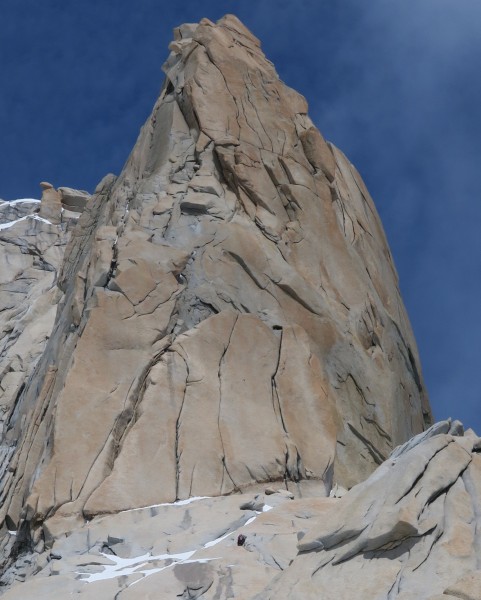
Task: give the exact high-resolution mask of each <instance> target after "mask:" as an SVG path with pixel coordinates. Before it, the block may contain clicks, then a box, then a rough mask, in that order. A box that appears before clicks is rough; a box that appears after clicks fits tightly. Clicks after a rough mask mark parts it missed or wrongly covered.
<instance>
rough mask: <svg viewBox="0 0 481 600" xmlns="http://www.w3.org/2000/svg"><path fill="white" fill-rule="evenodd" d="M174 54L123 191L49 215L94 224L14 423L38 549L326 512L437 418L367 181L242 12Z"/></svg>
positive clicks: (78, 249) (178, 36)
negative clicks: (311, 506) (223, 499)
mask: <svg viewBox="0 0 481 600" xmlns="http://www.w3.org/2000/svg"><path fill="white" fill-rule="evenodd" d="M170 49H171V54H170V56H169V58H168V60H167V62H166V63H165V65H164V71H165V73H166V81H165V83H164V86H163V88H162V92H161V94H160V97H159V99H158V101H157V103H156V104H155V106H154V109H153V112H152V115H151V116H150V118H149V119H148V121H147V122H146V124H145V125H144V127H143V129H142V131H141V133H140V136H139V139H138V141H137V143H136V145H135V147H134V149H133V151H132V154H131V156H130V158H129V160H128V162H127V164H126V166H125V168H124V170H123V172H122V173H121V175H120V176H119V177H118V178H117V179H116V178H115V177H113V176H108V177H106V178H105V179H104V180H103V181H102V182H101V184H99V186H98V188H97V190H96V193H95V194H94V195H93V197H92V198H84V197H83V196H82V192H78V193H77V191H75V190H70V188H59V191H56V190H53V191H52V188H51V187H50V188H49V187H45V188H44V195H45V202H42V205H43V209H42V210H43V212H42V211H41V212H40V213H39V218H43V219H45V220H49V219H48V216H49V215H50V216H51V219H50V220H52V219H54V220H57V221H58V222H59V223H60V225H61V223H62V216H61V215H62V214H63V213H60V216H59V212H58V210H59V207H61V208H63V210H72V209H73V208H74V209H76V210H79V211H80V210H82V211H83V212H82V214H81V215H80V217H79V218H78V222H77V224H76V226H75V228H74V229H73V230H72V232H71V233H69V235H68V245H67V248H66V250H65V255H64V257H63V261H60V259H59V263H60V262H61V266H60V264H56V267H55V277H54V281H52V282H51V284H52V285H53V283H55V287H51V288H49V289H51V290H53V291H52V292H51V293H52V294H53V295H57V296H58V297H57V296H56V300H55V303H54V304H55V310H56V318H55V323H54V325H53V326H51V327H50V333H49V335H48V338H49V339H48V342H46V344H45V345H44V347H43V348H42V352H41V355H40V357H39V358H38V357H37V359H36V361H35V372H34V374H33V375H32V377H31V378H30V379H29V380H28V381H26V382H25V385H24V386H23V388H22V389H21V391H20V392H19V393H18V394H17V396H16V399H15V402H14V404H15V406H14V409H10V408H9V409H8V410H7V417H6V420H5V430H6V431H7V433H6V434H5V437H4V440H3V448H5V449H8V452H7V451H5V458H4V461H3V466H2V475H1V477H2V479H1V489H2V506H1V508H0V511H1V512H0V516H1V518H2V519H4V522H5V527H6V526H7V525H8V526H9V527H13V526H15V527H18V531H20V530H21V531H22V532H23V533H22V536H23V537H22V540H21V541H20V542H19V541H18V540H17V544H16V546H15V548H16V550H15V552H16V553H17V554H18V552H20V549H22V548H23V549H25V548H27V549H31V548H33V547H34V546H35V544H40V545H41V544H43V543H44V540H45V539H50V540H51V539H55V536H56V535H58V534H59V532H62V531H64V532H65V531H68V530H69V529H70V528H72V527H77V526H81V524H82V523H83V522H84V519H85V518H88V519H93V518H95V517H96V516H97V515H101V514H106V513H117V512H119V511H122V510H130V509H134V508H138V507H145V506H150V505H154V504H159V503H168V502H173V501H175V500H179V499H185V498H189V497H192V496H219V495H226V494H232V493H237V492H241V491H243V492H246V491H248V490H249V489H251V488H252V486H257V485H259V484H263V485H264V484H269V485H271V484H272V482H274V483H275V485H277V487H279V486H281V487H284V488H288V489H289V490H291V491H292V492H294V493H295V494H297V495H299V494H300V495H303V496H304V497H305V496H306V495H309V494H313V495H317V496H327V495H328V494H329V492H330V490H331V488H332V486H333V484H338V485H340V486H343V487H344V488H350V487H352V486H353V485H354V484H356V483H358V482H360V481H362V480H363V479H365V478H366V477H367V476H369V475H370V474H371V473H372V471H373V470H374V469H375V468H376V467H377V466H378V465H379V464H381V463H382V462H383V461H384V460H385V459H386V458H387V456H388V455H389V454H390V452H391V451H392V449H393V448H394V447H395V446H396V445H398V444H400V443H402V442H404V441H405V440H407V439H408V438H409V437H411V436H412V435H414V434H417V433H419V432H422V431H423V430H424V429H425V428H426V426H427V425H429V424H430V422H431V416H430V409H429V405H428V401H427V396H426V393H425V390H424V386H423V381H422V375H421V370H420V366H419V359H418V354H417V349H416V344H415V341H414V339H413V336H412V332H411V328H410V325H409V321H408V318H407V316H406V313H405V309H404V307H403V304H402V300H401V298H400V294H399V288H398V281H397V275H396V272H395V268H394V266H393V263H392V258H391V255H390V252H389V248H388V246H387V243H386V239H385V236H384V233H383V230H382V226H381V224H380V221H379V217H378V215H377V213H376V210H375V207H374V204H373V202H372V199H371V198H370V196H369V194H368V192H367V190H366V188H365V186H364V184H363V182H362V180H361V178H360V176H359V174H358V173H357V171H356V170H355V169H354V167H353V166H352V165H351V164H350V163H349V161H348V160H347V159H346V157H345V156H344V155H343V154H342V153H341V152H340V151H339V150H337V149H336V148H335V147H334V146H332V145H330V144H328V143H326V142H325V140H324V138H323V137H322V135H321V134H320V133H319V131H318V130H317V129H316V128H315V126H314V125H313V123H312V121H311V120H310V119H309V117H308V115H307V104H306V101H305V99H304V98H303V97H302V96H300V95H299V94H298V93H297V92H295V91H293V90H291V89H290V88H288V87H287V86H286V85H285V84H284V83H283V82H281V81H280V80H279V78H278V76H277V74H276V72H275V69H274V67H273V65H272V64H271V63H270V62H269V61H268V60H267V59H266V58H265V57H264V55H263V53H262V51H261V49H260V44H259V41H258V40H257V39H256V38H255V37H254V36H253V35H252V34H251V33H250V32H249V31H248V30H246V29H245V27H244V26H243V25H242V24H241V23H240V22H239V21H238V20H237V19H236V18H235V17H232V16H227V17H224V18H223V19H221V20H220V21H219V22H218V23H217V24H214V23H212V22H210V21H209V20H206V19H204V20H202V21H201V22H200V24H198V25H184V26H181V27H180V28H178V29H177V30H176V31H175V40H174V41H173V42H172V43H171V45H170ZM45 185H46V186H48V184H45ZM62 203H63V204H62ZM42 215H43V216H42ZM25 222H26V221H25ZM35 222H37V221H35ZM2 234H3V231H0V239H1V235H2ZM22 268H23V267H22ZM49 293H50V292H49ZM45 337H47V336H45ZM32 364H33V362H32ZM8 403H10V404H9V406H10V407H11V400H7V404H8ZM269 482H270V483H269ZM46 532H48V534H47V533H46ZM52 532H54V533H52ZM11 545H12V542H11V540H10V539H9V538H7V537H5V538H4V549H5V553H8V552H9V551H10V550H9V549H10V548H11ZM186 597H187V596H186Z"/></svg>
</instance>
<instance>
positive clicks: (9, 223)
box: [0, 215, 52, 231]
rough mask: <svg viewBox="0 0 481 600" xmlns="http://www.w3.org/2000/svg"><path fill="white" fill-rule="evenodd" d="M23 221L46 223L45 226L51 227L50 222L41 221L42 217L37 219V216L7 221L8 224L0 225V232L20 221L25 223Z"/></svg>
mask: <svg viewBox="0 0 481 600" xmlns="http://www.w3.org/2000/svg"><path fill="white" fill-rule="evenodd" d="M25 219H34V220H35V221H41V222H42V223H47V225H52V223H51V222H50V221H47V219H43V218H42V217H39V216H38V215H27V216H26V217H21V218H20V219H15V221H9V222H8V223H2V224H1V225H0V231H1V230H2V229H9V228H10V227H13V226H14V225H16V224H17V223H20V221H25Z"/></svg>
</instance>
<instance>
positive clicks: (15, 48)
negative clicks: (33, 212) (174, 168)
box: [0, 0, 481, 433]
mask: <svg viewBox="0 0 481 600" xmlns="http://www.w3.org/2000/svg"><path fill="white" fill-rule="evenodd" d="M1 7H2V11H1V21H0V66H1V74H2V82H1V87H0V132H1V135H0V159H1V160H0V198H3V199H14V198H19V197H26V196H28V197H39V187H38V183H39V182H40V181H42V180H47V181H50V182H51V183H53V184H54V185H55V186H61V185H66V186H70V187H78V188H83V189H87V190H90V191H91V190H93V188H94V187H95V185H96V183H97V182H98V181H99V180H100V179H101V178H102V177H103V176H104V175H105V174H106V173H107V172H114V173H119V172H120V170H121V168H122V165H123V163H124V162H125V160H126V158H127V156H128V154H129V152H130V150H131V148H132V146H133V144H134V143H135V140H136V138H137V135H138V131H139V129H140V127H141V125H142V124H143V122H144V121H145V119H146V118H147V117H148V115H149V114H150V111H151V108H152V106H153V104H154V102H155V100H156V98H157V95H158V92H159V89H160V87H161V84H162V80H163V74H162V72H161V69H160V67H161V64H162V63H163V61H164V60H165V58H166V56H167V54H168V50H167V45H168V43H169V41H170V40H171V37H172V35H171V31H172V28H173V27H174V26H176V25H178V24H180V23H182V22H189V21H191V22H192V21H198V20H199V19H200V18H202V17H203V16H207V17H209V18H210V19H212V20H216V19H218V18H220V17H221V16H222V15H223V14H225V13H227V12H233V13H235V14H237V16H239V18H241V19H242V20H243V21H244V23H245V24H246V25H247V26H248V27H249V28H250V29H251V30H252V31H253V32H254V33H255V34H256V35H257V36H258V37H259V38H260V39H261V40H262V44H263V49H264V52H265V53H266V54H267V56H268V57H269V58H270V59H271V60H272V61H273V62H274V63H275V65H276V68H277V70H278V73H279V75H280V76H281V78H282V79H283V80H284V81H285V82H286V83H287V84H289V85H290V86H292V87H294V88H296V89H297V90H299V91H300V92H301V93H303V94H304V95H305V96H306V98H307V100H308V101H309V105H310V114H311V117H312V118H313V120H314V121H315V122H316V124H317V125H318V127H319V128H320V130H321V131H322V132H323V134H324V135H325V137H327V138H328V139H329V140H331V141H333V142H334V143H335V144H336V145H337V146H338V147H340V148H341V149H342V150H343V151H344V152H345V153H346V154H347V155H348V156H349V158H350V159H351V161H352V162H353V163H354V164H355V165H356V166H357V167H358V169H359V171H360V172H361V174H362V176H363V177H364V179H365V181H366V184H367V186H368V188H369V190H370V192H371V194H372V196H373V197H374V200H375V202H376V205H377V207H378V210H379V212H380V214H381V218H382V220H383V223H384V227H385V229H386V232H387V235H388V239H389V242H390V245H391V249H392V251H393V254H394V258H395V261H396V265H397V267H398V271H399V275H400V279H401V288H402V292H403V297H404V300H405V303H406V305H407V308H408V311H409V315H410V317H411V321H412V323H413V327H414V331H415V334H416V339H417V341H418V345H419V348H420V351H421V358H422V364H423V371H424V376H425V379H426V383H427V386H428V389H429V392H430V398H431V404H432V406H433V409H434V413H435V417H436V418H437V419H441V418H445V417H447V416H450V415H452V416H454V417H457V418H460V419H461V420H463V421H464V423H465V425H467V426H472V427H473V428H474V429H476V430H477V431H478V432H479V433H481V411H480V410H479V406H480V401H481V379H480V377H479V375H476V373H479V372H478V369H480V370H481V360H480V351H479V340H480V339H481V319H480V316H479V315H480V309H479V307H478V305H479V297H480V291H481V277H480V275H481V202H480V196H481V181H480V179H481V176H480V174H481V77H480V74H479V69H480V65H481V28H480V27H481V25H480V24H481V2H480V0H365V1H361V0H295V1H292V0H256V1H253V0H242V1H241V0H231V1H229V0H224V1H221V0H218V1H216V0H210V1H204V2H199V1H198V0H197V1H196V2H194V1H192V0H182V2H179V3H177V2H174V1H172V0H169V1H168V2H164V1H162V0H136V1H135V2H132V1H131V0H115V2H113V1H112V0H109V1H107V0H82V2H78V1H77V2H73V1H71V0H62V1H60V0H41V1H39V0H2V2H1Z"/></svg>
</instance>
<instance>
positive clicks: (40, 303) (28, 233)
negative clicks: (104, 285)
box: [0, 198, 68, 465]
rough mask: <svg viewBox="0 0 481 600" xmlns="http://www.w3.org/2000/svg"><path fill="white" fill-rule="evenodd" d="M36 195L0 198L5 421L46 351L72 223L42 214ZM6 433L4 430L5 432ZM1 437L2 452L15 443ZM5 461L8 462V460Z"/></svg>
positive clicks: (1, 406)
mask: <svg viewBox="0 0 481 600" xmlns="http://www.w3.org/2000/svg"><path fill="white" fill-rule="evenodd" d="M42 211H43V203H41V202H40V200H35V199H29V198H25V199H20V200H15V201H13V202H0V260H1V269H0V410H1V415H0V424H1V427H2V431H3V432H4V426H5V423H6V422H8V419H9V416H8V415H9V414H11V412H12V411H14V410H15V406H16V402H17V400H18V398H19V396H20V394H21V392H22V390H23V389H24V388H25V385H26V383H27V381H28V380H29V378H30V376H31V375H32V374H33V370H34V368H35V365H36V363H37V361H38V359H39V357H40V355H41V354H42V352H43V350H44V349H45V344H46V342H47V339H48V338H49V336H50V334H51V331H52V328H53V324H54V320H55V313H56V305H57V302H58V300H59V299H60V296H61V293H60V291H59V290H58V288H57V285H56V283H57V282H56V279H57V272H58V270H59V268H60V265H61V263H62V260H63V252H64V249H65V246H66V244H67V237H68V232H67V230H68V223H67V222H64V223H62V224H60V210H59V211H58V215H57V216H58V217H59V220H58V221H57V224H54V223H52V222H51V221H49V220H47V219H45V218H44V217H41V216H40V213H42ZM4 433H5V432H4ZM5 441H6V439H5V438H4V439H3V440H2V447H1V452H2V455H5V454H6V455H7V456H8V455H10V454H11V452H12V451H13V449H14V444H13V445H12V444H8V443H7V444H5ZM4 465H5V463H4Z"/></svg>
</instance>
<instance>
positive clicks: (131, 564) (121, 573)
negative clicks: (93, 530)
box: [77, 550, 219, 585]
mask: <svg viewBox="0 0 481 600" xmlns="http://www.w3.org/2000/svg"><path fill="white" fill-rule="evenodd" d="M195 552H196V550H190V551H189V552H181V553H179V554H158V555H157V556H152V555H151V554H143V555H142V556H136V557H134V558H120V556H115V555H112V554H104V553H102V556H105V558H107V559H108V560H110V561H112V563H113V564H112V565H102V566H103V567H104V570H103V571H101V572H100V573H77V574H78V575H80V578H81V580H82V581H85V583H93V582H95V581H104V580H106V579H114V578H115V577H125V576H127V575H142V576H143V577H141V579H144V578H145V577H148V576H149V575H153V574H154V573H160V571H164V570H165V569H168V568H169V567H172V566H173V565H177V564H189V563H206V562H209V561H211V560H219V559H218V558H198V559H195V560H189V559H190V558H191V557H192V556H193V554H195ZM167 560H168V561H170V562H169V564H167V565H164V566H162V567H154V566H151V567H149V568H143V567H146V566H148V565H149V563H153V562H157V561H167ZM138 581H140V579H139V580H138ZM135 583H137V582H134V583H133V584H131V585H135Z"/></svg>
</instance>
